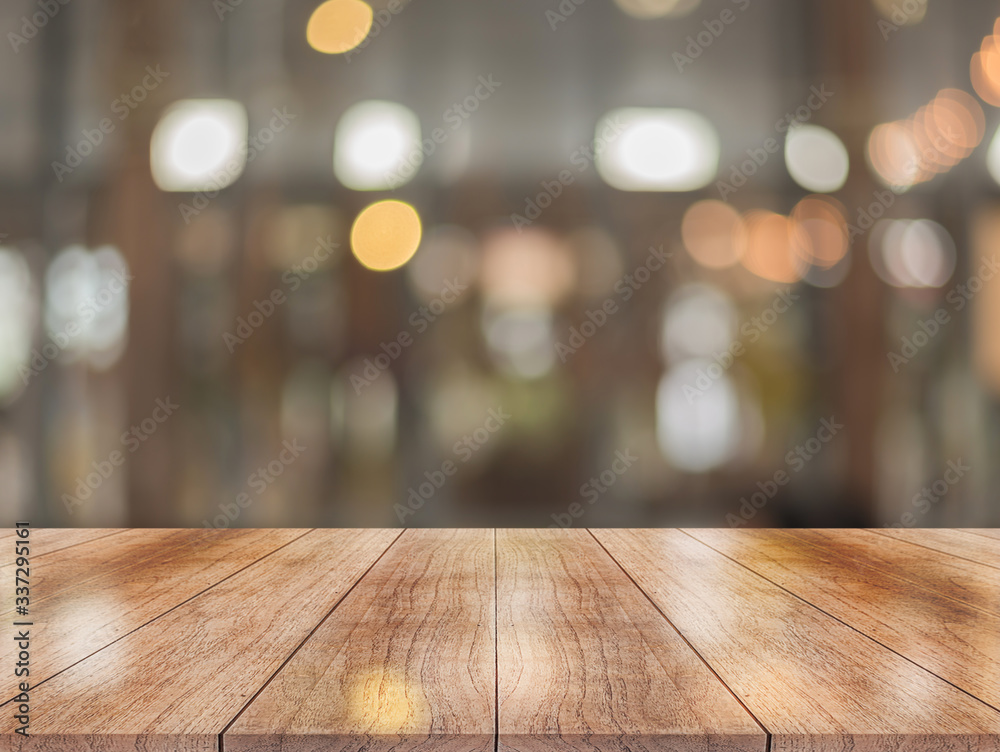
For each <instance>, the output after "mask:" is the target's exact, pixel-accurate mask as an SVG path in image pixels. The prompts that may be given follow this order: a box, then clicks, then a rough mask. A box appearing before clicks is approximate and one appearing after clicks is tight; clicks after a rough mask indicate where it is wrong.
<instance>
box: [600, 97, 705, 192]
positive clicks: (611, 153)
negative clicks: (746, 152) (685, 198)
mask: <svg viewBox="0 0 1000 752" xmlns="http://www.w3.org/2000/svg"><path fill="white" fill-rule="evenodd" d="M594 150H595V152H596V153H597V170H598V172H599V173H600V175H601V177H602V178H603V179H604V180H605V182H607V183H608V184H609V185H611V186H613V187H615V188H618V189H619V190H623V191H693V190H696V189H698V188H701V187H703V186H705V185H707V184H708V183H709V182H711V181H712V179H713V178H714V177H715V174H716V170H717V169H718V164H719V136H718V134H717V133H716V131H715V128H714V126H713V125H712V124H711V123H710V122H709V121H708V120H706V119H705V118H704V117H702V116H701V115H699V114H698V113H696V112H692V111H690V110H674V109H654V108H642V107H626V108H622V109H619V110H614V111H612V112H609V113H608V114H607V115H605V116H604V117H603V118H601V121H600V122H599V123H598V125H597V130H596V132H595V136H594Z"/></svg>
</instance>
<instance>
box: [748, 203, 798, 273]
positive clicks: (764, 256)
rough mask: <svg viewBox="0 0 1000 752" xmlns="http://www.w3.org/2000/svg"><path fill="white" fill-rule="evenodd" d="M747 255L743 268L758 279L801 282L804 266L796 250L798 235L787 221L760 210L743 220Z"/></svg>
mask: <svg viewBox="0 0 1000 752" xmlns="http://www.w3.org/2000/svg"><path fill="white" fill-rule="evenodd" d="M743 225H744V230H743V232H744V234H745V236H746V241H745V244H746V253H745V254H744V256H743V259H742V261H743V266H744V267H746V269H747V270H748V271H751V272H753V273H754V274H756V275H757V276H758V277H760V278H761V279H766V280H770V281H772V282H781V283H784V284H791V283H792V282H798V281H799V280H800V279H802V276H803V275H804V274H805V272H806V269H807V266H808V265H807V264H806V262H804V261H803V260H802V258H801V255H800V253H799V252H798V250H797V245H796V244H797V242H798V240H797V233H796V229H795V224H794V222H793V221H792V220H791V219H790V218H789V217H785V216H782V215H781V214H776V213H774V212H771V211H766V210H763V209H758V210H754V211H751V212H748V213H747V214H746V215H745V216H744V217H743Z"/></svg>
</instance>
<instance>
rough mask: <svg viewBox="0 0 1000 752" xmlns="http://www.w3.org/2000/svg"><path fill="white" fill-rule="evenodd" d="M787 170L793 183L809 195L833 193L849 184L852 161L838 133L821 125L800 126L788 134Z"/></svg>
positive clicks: (791, 129)
mask: <svg viewBox="0 0 1000 752" xmlns="http://www.w3.org/2000/svg"><path fill="white" fill-rule="evenodd" d="M785 166H786V167H787V168H788V174H789V175H791V176H792V180H794V181H795V182H796V183H798V184H799V185H800V186H802V187H803V188H805V189H806V190H807V191H815V192H816V193H832V192H833V191H837V190H840V188H842V187H843V185H844V183H845V182H846V181H847V172H848V169H849V167H850V161H849V160H848V157H847V149H846V148H845V147H844V144H843V142H842V141H841V140H840V139H839V138H838V137H837V134H836V133H834V132H833V131H830V130H827V129H826V128H822V127H820V126H818V125H799V126H796V127H794V128H790V129H789V130H788V136H787V137H786V139H785Z"/></svg>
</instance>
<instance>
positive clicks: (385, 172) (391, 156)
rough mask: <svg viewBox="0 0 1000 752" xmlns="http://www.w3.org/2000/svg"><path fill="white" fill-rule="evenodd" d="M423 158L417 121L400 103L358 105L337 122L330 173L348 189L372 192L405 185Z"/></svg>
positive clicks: (364, 103)
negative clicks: (331, 171) (332, 172)
mask: <svg viewBox="0 0 1000 752" xmlns="http://www.w3.org/2000/svg"><path fill="white" fill-rule="evenodd" d="M423 158H424V154H423V150H422V148H421V144H420V121H419V120H418V119H417V116H416V115H414V114H413V112H412V111H411V110H410V109H408V108H407V107H404V106H403V105H401V104H397V103H395V102H384V101H381V100H368V101H365V102H358V103H357V104H355V105H354V106H353V107H351V108H350V109H348V110H347V112H345V113H344V114H343V115H342V116H341V118H340V122H338V123H337V131H336V134H335V136H334V146H333V171H334V174H336V176H337V179H338V180H339V181H340V182H341V183H343V184H344V185H346V186H347V187H348V188H352V189H354V190H356V191H374V190H384V189H387V188H396V187H397V186H400V185H404V184H405V183H408V182H409V181H410V180H412V179H413V177H414V176H415V175H416V173H417V170H418V169H419V167H420V165H421V164H422V163H423Z"/></svg>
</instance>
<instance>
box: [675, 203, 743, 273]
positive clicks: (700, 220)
mask: <svg viewBox="0 0 1000 752" xmlns="http://www.w3.org/2000/svg"><path fill="white" fill-rule="evenodd" d="M681 239H682V240H683V241H684V248H685V250H687V252H688V253H689V254H690V255H691V258H693V259H694V260H695V261H697V262H698V263H699V264H701V265H702V266H705V267H708V268H709V269H724V268H726V267H729V266H732V265H733V264H736V263H737V262H739V260H740V259H741V258H742V257H743V252H744V250H745V241H746V235H745V233H744V231H743V219H742V218H741V217H740V214H739V212H737V211H736V210H735V209H734V208H733V207H731V206H730V205H729V204H726V203H724V202H722V201H717V200H715V199H708V200H706V201H699V202H697V203H695V204H692V205H691V206H690V207H689V208H688V210H687V211H686V212H685V213H684V219H683V220H682V222H681Z"/></svg>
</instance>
